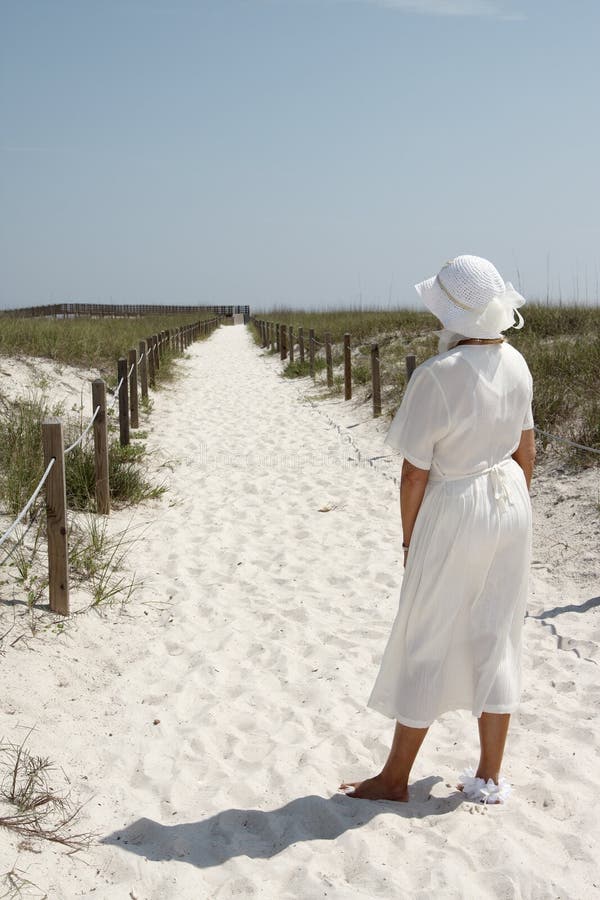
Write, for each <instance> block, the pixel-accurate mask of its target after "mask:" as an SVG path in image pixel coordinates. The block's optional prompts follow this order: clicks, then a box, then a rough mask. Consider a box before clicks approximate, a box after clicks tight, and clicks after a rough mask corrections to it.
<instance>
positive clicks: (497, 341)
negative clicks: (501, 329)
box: [456, 338, 504, 347]
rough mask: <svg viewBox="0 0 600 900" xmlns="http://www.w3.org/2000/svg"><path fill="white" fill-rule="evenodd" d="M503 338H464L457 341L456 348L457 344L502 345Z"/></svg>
mask: <svg viewBox="0 0 600 900" xmlns="http://www.w3.org/2000/svg"><path fill="white" fill-rule="evenodd" d="M503 343H504V338H465V339H464V340H463V341H458V343H457V345H456V346H457V347H458V346H459V344H503Z"/></svg>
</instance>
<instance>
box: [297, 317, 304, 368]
mask: <svg viewBox="0 0 600 900" xmlns="http://www.w3.org/2000/svg"><path fill="white" fill-rule="evenodd" d="M298 349H299V350H300V362H301V363H303V362H304V328H302V326H300V328H298Z"/></svg>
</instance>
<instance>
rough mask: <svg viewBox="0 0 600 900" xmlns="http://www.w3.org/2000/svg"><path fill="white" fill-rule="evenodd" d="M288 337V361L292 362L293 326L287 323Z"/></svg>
mask: <svg viewBox="0 0 600 900" xmlns="http://www.w3.org/2000/svg"><path fill="white" fill-rule="evenodd" d="M288 337H289V351H290V362H294V327H293V325H288Z"/></svg>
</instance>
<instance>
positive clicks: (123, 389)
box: [117, 356, 129, 447]
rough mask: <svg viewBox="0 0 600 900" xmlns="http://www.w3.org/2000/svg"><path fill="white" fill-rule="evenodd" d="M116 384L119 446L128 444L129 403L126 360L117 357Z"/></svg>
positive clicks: (122, 357)
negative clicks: (117, 390) (118, 385)
mask: <svg viewBox="0 0 600 900" xmlns="http://www.w3.org/2000/svg"><path fill="white" fill-rule="evenodd" d="M117 379H118V380H117V384H120V387H119V442H120V444H121V447H126V446H127V445H128V444H129V404H128V402H127V381H128V378H127V360H126V359H125V357H124V356H121V357H120V358H119V362H118V365H117Z"/></svg>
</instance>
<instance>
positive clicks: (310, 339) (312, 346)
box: [308, 328, 315, 378]
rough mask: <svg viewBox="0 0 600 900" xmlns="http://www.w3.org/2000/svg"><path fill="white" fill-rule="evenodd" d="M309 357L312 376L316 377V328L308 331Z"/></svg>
mask: <svg viewBox="0 0 600 900" xmlns="http://www.w3.org/2000/svg"><path fill="white" fill-rule="evenodd" d="M308 359H309V363H310V374H311V377H312V378H314V377H315V329H314V328H311V329H309V332H308Z"/></svg>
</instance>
